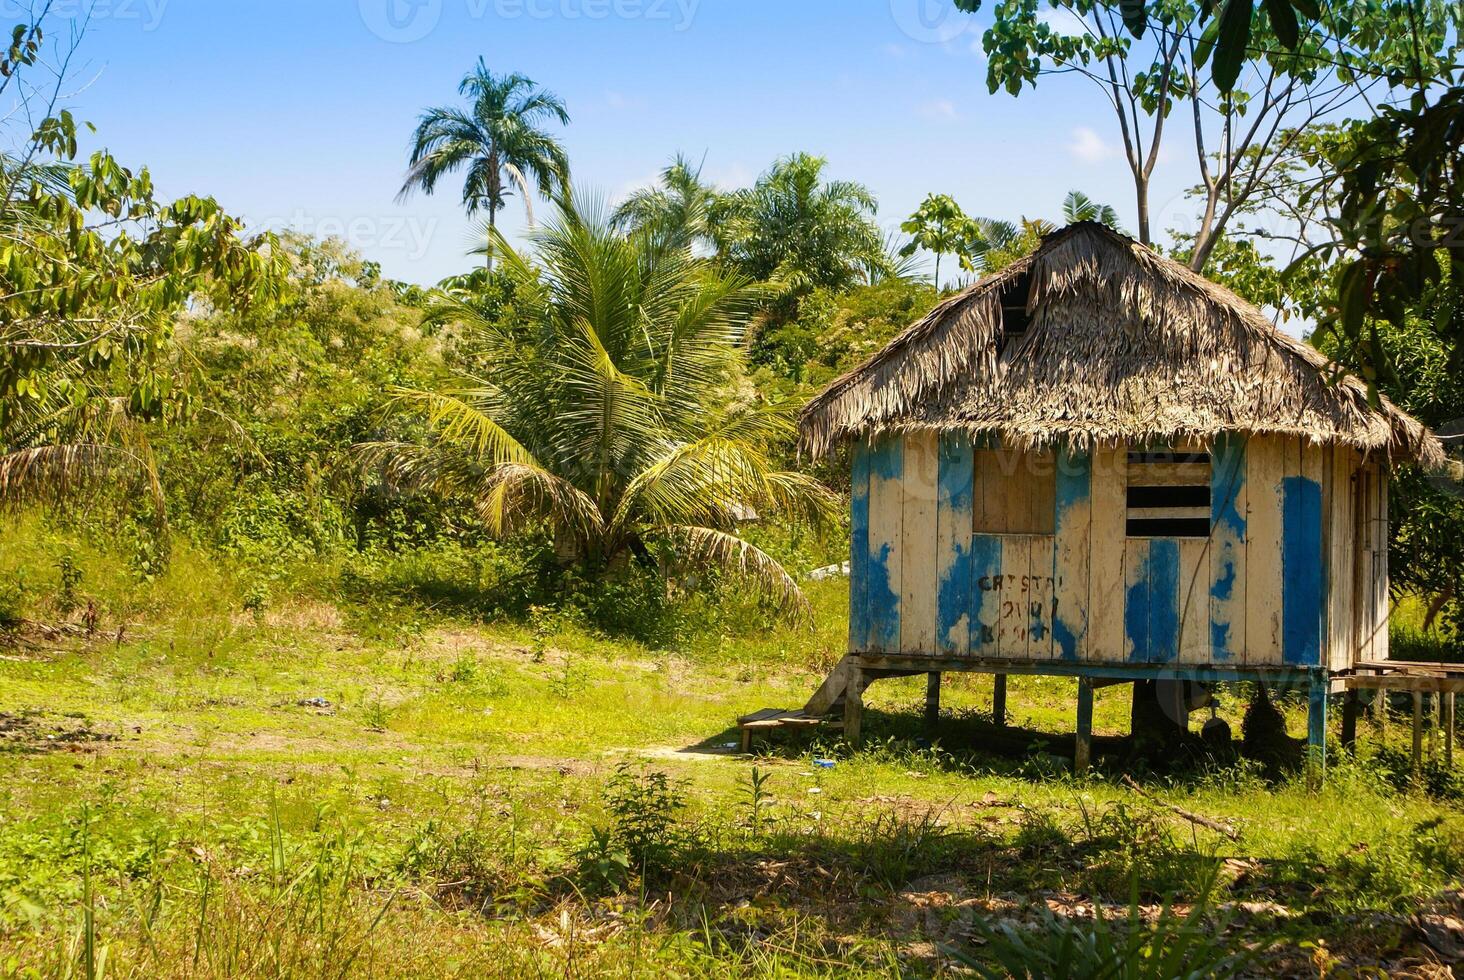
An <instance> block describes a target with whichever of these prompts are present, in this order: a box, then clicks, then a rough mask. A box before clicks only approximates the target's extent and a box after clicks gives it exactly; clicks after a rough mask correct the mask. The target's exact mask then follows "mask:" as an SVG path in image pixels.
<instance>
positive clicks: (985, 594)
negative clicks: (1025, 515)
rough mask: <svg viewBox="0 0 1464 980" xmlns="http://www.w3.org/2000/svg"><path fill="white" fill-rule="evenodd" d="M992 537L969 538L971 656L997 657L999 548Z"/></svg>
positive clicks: (999, 579)
mask: <svg viewBox="0 0 1464 980" xmlns="http://www.w3.org/2000/svg"><path fill="white" fill-rule="evenodd" d="M1001 540H1002V539H1001V538H1000V537H999V536H997V535H995V534H973V535H972V536H971V617H970V622H971V637H970V648H971V656H973V657H999V656H1001V644H1000V642H999V641H998V634H999V630H1000V628H1001V584H1002V547H1001Z"/></svg>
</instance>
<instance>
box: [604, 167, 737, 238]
mask: <svg viewBox="0 0 1464 980" xmlns="http://www.w3.org/2000/svg"><path fill="white" fill-rule="evenodd" d="M701 171H702V165H701V164H693V163H692V162H691V161H690V160H689V159H687V158H686V157H685V156H684V155H682V154H679V153H678V154H677V155H676V158H675V159H674V160H672V161H671V163H670V164H669V165H668V166H667V167H666V169H665V170H663V171H661V177H660V181H659V183H658V184H657V185H656V186H654V187H646V188H642V189H640V190H637V191H635V192H633V193H632V194H631V195H630V196H629V197H627V198H626V199H625V200H624V201H623V202H621V204H620V206H619V207H617V208H616V209H615V213H614V214H613V215H612V216H611V219H610V220H611V222H612V223H613V224H614V225H615V227H617V228H620V229H624V230H627V231H635V232H638V233H642V234H648V235H651V236H653V237H655V238H656V239H657V240H658V241H661V242H663V243H664V244H665V245H666V246H667V247H670V248H680V247H683V246H686V245H690V246H692V247H694V248H706V249H711V248H714V247H715V245H716V240H715V238H714V237H713V235H712V227H711V217H710V216H711V213H712V209H713V206H714V204H715V202H716V199H717V192H716V189H715V188H713V187H711V186H710V185H708V184H705V183H703V182H702V179H701Z"/></svg>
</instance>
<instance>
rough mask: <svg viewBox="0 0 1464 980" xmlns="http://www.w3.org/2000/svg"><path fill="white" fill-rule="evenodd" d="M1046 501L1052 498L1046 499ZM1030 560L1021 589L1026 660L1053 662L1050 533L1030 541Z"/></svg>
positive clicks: (1053, 586) (1053, 590)
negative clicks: (1024, 617) (1023, 606)
mask: <svg viewBox="0 0 1464 980" xmlns="http://www.w3.org/2000/svg"><path fill="white" fill-rule="evenodd" d="M1048 499H1049V501H1050V500H1051V498H1050V497H1049V498H1048ZM1031 548H1032V551H1031V560H1030V561H1029V562H1028V565H1027V569H1028V572H1027V578H1026V581H1025V583H1024V588H1023V590H1022V601H1023V602H1024V603H1025V605H1026V609H1027V658H1028V659H1029V660H1051V659H1052V597H1053V595H1054V594H1055V593H1056V585H1057V578H1056V576H1055V575H1054V574H1053V567H1054V565H1055V563H1056V552H1057V549H1056V546H1055V541H1054V536H1053V535H1051V534H1034V535H1033V536H1032V538H1031Z"/></svg>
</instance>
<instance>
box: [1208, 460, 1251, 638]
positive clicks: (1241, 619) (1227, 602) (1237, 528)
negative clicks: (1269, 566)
mask: <svg viewBox="0 0 1464 980" xmlns="http://www.w3.org/2000/svg"><path fill="white" fill-rule="evenodd" d="M1211 453H1212V457H1211V458H1212V460H1213V468H1212V475H1211V480H1212V483H1211V487H1210V510H1211V515H1210V517H1211V523H1212V527H1213V531H1212V534H1211V543H1210V556H1209V557H1210V659H1211V660H1212V661H1213V662H1214V663H1243V662H1244V657H1245V627H1246V518H1247V511H1248V506H1249V505H1248V497H1247V488H1246V462H1245V460H1246V439H1245V437H1244V436H1241V435H1226V436H1222V437H1220V438H1219V439H1217V440H1215V445H1214V447H1213V448H1212V450H1211Z"/></svg>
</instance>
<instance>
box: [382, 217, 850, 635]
mask: <svg viewBox="0 0 1464 980" xmlns="http://www.w3.org/2000/svg"><path fill="white" fill-rule="evenodd" d="M495 235H497V236H498V237H497V238H496V240H495V242H494V245H495V250H496V251H498V252H499V254H500V255H501V256H502V259H503V261H502V266H501V271H500V274H501V275H503V276H506V277H507V278H508V279H509V280H510V281H511V282H512V283H513V288H514V296H515V305H516V307H517V309H518V311H519V313H520V314H521V315H522V316H521V317H520V319H519V320H518V322H517V323H516V324H508V323H505V322H503V321H502V320H501V319H498V318H491V317H485V316H483V315H482V314H481V312H480V311H479V309H478V308H477V307H475V306H474V305H473V304H471V303H468V302H462V301H460V300H455V299H453V298H451V297H447V298H444V299H442V300H441V302H444V303H448V304H455V305H454V306H453V312H454V313H455V314H456V316H457V318H458V320H459V323H460V324H461V326H462V328H463V330H464V332H465V333H466V334H467V335H468V336H470V337H471V338H473V340H474V341H475V342H476V346H477V348H478V349H479V351H480V356H479V357H478V359H477V360H476V362H475V363H476V364H477V368H476V371H475V373H473V374H472V375H471V376H464V377H462V378H460V379H458V380H457V381H456V382H455V383H454V384H453V385H451V386H449V387H445V388H443V389H441V390H436V391H399V392H397V393H396V400H397V403H398V405H399V406H400V407H401V408H402V409H403V410H407V411H410V412H412V413H415V414H417V415H419V416H420V417H421V418H422V419H423V420H424V421H425V422H426V427H427V431H428V433H429V435H428V437H427V438H426V439H424V440H422V441H420V442H414V443H378V444H373V445H369V446H365V447H362V449H363V451H364V453H365V455H366V457H367V458H368V459H369V460H371V461H373V462H377V463H379V464H381V465H382V466H383V467H384V469H383V472H384V474H385V475H386V477H387V478H388V479H391V480H392V481H394V482H397V483H399V484H402V485H406V486H414V487H417V488H422V489H428V490H431V491H436V492H440V493H443V494H452V495H459V496H462V497H464V498H466V499H468V500H470V501H471V502H472V503H473V505H474V506H475V507H476V509H477V512H478V514H479V515H480V516H481V518H482V520H483V521H484V524H485V525H486V527H487V529H488V530H489V532H490V533H493V534H507V533H512V532H514V531H517V530H521V529H524V528H526V527H530V526H535V525H538V524H540V523H545V524H548V525H549V526H550V527H552V528H553V529H554V531H555V534H556V539H557V541H558V543H559V546H560V552H561V554H566V555H572V556H574V557H575V558H576V559H577V560H579V561H581V562H582V563H583V564H584V565H585V566H586V568H587V570H588V571H589V572H590V573H592V574H595V573H603V572H605V571H606V570H609V569H613V568H615V567H617V566H618V565H619V564H620V563H623V562H624V561H625V560H627V559H628V558H630V557H632V556H639V558H640V559H641V560H646V559H647V558H648V557H649V556H651V555H653V554H659V555H660V556H661V559H662V562H663V564H664V565H665V567H666V568H667V570H668V571H676V570H695V569H706V568H709V567H717V568H721V569H724V570H726V571H729V572H731V573H734V574H740V575H744V576H747V577H749V578H750V579H752V580H753V581H754V582H755V583H757V584H759V585H761V586H762V587H763V588H764V589H765V590H766V591H767V593H768V594H770V595H772V596H773V597H775V598H776V599H777V600H779V601H780V602H781V603H782V604H784V606H785V607H788V608H806V604H805V603H804V600H803V597H802V594H801V593H800V591H799V589H798V587H797V585H796V584H795V583H794V581H793V579H792V578H791V577H790V576H789V575H788V574H787V573H786V572H785V571H784V570H783V569H782V567H781V566H779V564H778V563H777V562H776V561H774V560H773V559H772V558H770V557H769V556H768V555H767V554H765V553H764V552H762V551H760V550H758V549H757V548H755V547H754V546H753V545H751V544H750V543H748V542H747V541H746V540H744V539H743V538H742V537H740V536H739V535H738V533H737V526H738V523H739V521H743V520H746V519H748V516H749V515H753V514H755V515H757V516H760V517H769V516H774V515H784V516H786V517H789V518H791V519H793V520H796V521H806V522H809V523H811V524H815V525H817V524H821V523H822V522H823V521H824V520H825V519H826V518H827V517H828V516H829V515H830V514H831V513H832V506H833V497H832V495H831V494H830V492H829V491H828V490H826V489H824V487H822V486H821V485H820V484H819V483H818V482H817V481H815V480H814V479H812V478H811V477H808V476H806V475H804V474H801V473H796V472H787V471H784V470H781V469H779V468H778V467H777V466H776V464H775V463H774V462H773V459H772V456H771V455H770V450H771V448H772V447H773V446H774V445H776V444H777V443H779V442H780V441H782V440H786V439H787V438H789V437H790V436H791V434H792V429H793V421H792V419H791V417H790V415H789V413H788V412H786V411H784V410H782V409H779V408H772V407H768V406H765V405H757V404H745V403H743V402H742V401H740V400H738V398H737V397H735V396H734V390H735V391H737V392H738V393H740V391H741V390H743V389H741V388H739V387H738V385H739V382H742V381H744V380H745V373H744V372H745V362H744V360H743V356H744V355H743V352H742V348H741V341H742V335H743V332H744V329H745V325H746V323H747V320H748V317H749V316H750V314H751V311H752V310H753V308H754V307H755V303H756V298H757V296H756V291H755V289H754V288H753V287H752V286H751V285H750V283H749V281H748V280H747V279H745V278H744V277H742V276H740V275H737V274H735V273H731V272H727V271H724V270H721V269H719V268H718V267H716V266H715V265H713V264H712V263H710V262H709V261H707V260H704V259H698V258H697V257H696V256H695V255H693V253H692V249H691V248H690V246H689V245H682V246H681V247H678V248H668V247H665V246H664V243H661V242H657V241H656V240H655V239H654V237H653V236H650V235H641V234H629V235H627V234H623V233H621V232H619V231H618V230H617V229H616V228H615V227H614V223H613V222H612V221H611V219H610V218H608V217H604V216H603V209H601V208H599V207H598V206H597V205H595V204H591V205H588V206H587V208H586V209H585V210H581V209H580V208H579V207H577V206H576V205H575V204H571V203H570V202H569V200H568V199H567V198H565V199H561V200H560V202H559V207H558V213H557V215H556V217H555V218H554V220H553V221H552V222H550V223H549V224H547V225H545V226H543V227H542V228H540V229H539V230H537V231H536V232H534V233H533V235H532V243H533V246H534V252H535V254H534V259H533V260H531V259H530V257H529V256H527V255H524V254H521V253H519V252H518V251H516V250H515V249H514V248H513V246H511V245H510V244H509V243H508V242H507V241H506V240H505V239H504V238H503V237H502V235H501V233H498V232H495ZM535 261H536V262H537V263H538V264H537V265H536V264H534V263H535Z"/></svg>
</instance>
